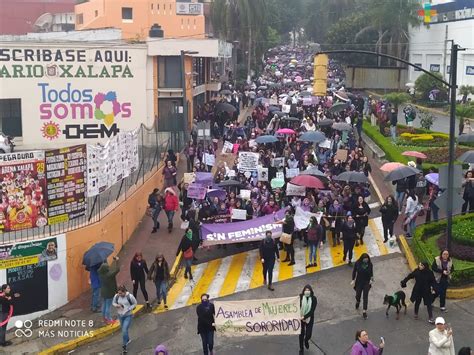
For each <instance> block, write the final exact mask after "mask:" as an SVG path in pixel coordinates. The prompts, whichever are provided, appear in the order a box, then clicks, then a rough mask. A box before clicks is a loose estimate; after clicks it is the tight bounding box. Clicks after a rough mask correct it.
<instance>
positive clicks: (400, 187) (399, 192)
mask: <svg viewBox="0 0 474 355" xmlns="http://www.w3.org/2000/svg"><path fill="white" fill-rule="evenodd" d="M392 185H397V186H396V189H395V198H396V200H397V206H398V208H400V209H402V207H403V201H404V200H405V195H406V192H407V190H408V181H407V179H400V180H395V181H392Z"/></svg>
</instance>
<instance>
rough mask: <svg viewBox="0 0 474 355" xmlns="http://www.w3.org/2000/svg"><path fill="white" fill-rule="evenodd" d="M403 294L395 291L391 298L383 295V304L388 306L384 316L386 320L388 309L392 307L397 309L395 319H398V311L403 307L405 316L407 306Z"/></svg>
mask: <svg viewBox="0 0 474 355" xmlns="http://www.w3.org/2000/svg"><path fill="white" fill-rule="evenodd" d="M405 298H406V295H405V292H403V291H397V292H395V293H394V295H393V296H389V295H385V297H384V298H383V304H388V307H387V310H386V311H385V315H386V316H387V318H388V310H389V309H390V307H392V306H394V307H395V308H396V309H397V319H398V318H399V314H400V310H401V309H402V306H403V307H405V314H407V305H406V303H405Z"/></svg>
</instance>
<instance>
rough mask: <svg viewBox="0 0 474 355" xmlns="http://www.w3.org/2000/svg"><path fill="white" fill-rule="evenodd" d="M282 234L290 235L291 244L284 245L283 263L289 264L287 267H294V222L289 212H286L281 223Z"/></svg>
mask: <svg viewBox="0 0 474 355" xmlns="http://www.w3.org/2000/svg"><path fill="white" fill-rule="evenodd" d="M281 224H282V225H283V226H282V229H283V233H285V234H289V235H291V243H290V244H285V248H286V258H285V260H283V262H288V261H289V262H290V263H289V264H288V265H295V248H294V247H293V242H294V241H295V221H294V219H293V214H292V211H291V210H288V211H286V215H285V219H284V220H283V221H282V222H281Z"/></svg>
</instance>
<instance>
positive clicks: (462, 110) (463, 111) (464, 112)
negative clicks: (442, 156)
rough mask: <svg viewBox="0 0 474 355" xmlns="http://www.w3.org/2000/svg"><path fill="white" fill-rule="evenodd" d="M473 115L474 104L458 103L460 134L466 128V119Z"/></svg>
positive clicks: (457, 115) (457, 114)
mask: <svg viewBox="0 0 474 355" xmlns="http://www.w3.org/2000/svg"><path fill="white" fill-rule="evenodd" d="M472 116H474V106H472V105H467V104H462V105H456V117H458V118H459V134H461V133H462V130H463V128H464V119H465V118H467V117H472Z"/></svg>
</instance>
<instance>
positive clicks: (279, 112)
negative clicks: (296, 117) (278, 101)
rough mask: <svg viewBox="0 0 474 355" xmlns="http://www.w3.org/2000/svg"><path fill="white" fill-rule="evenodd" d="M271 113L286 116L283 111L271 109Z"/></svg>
mask: <svg viewBox="0 0 474 355" xmlns="http://www.w3.org/2000/svg"><path fill="white" fill-rule="evenodd" d="M272 115H277V116H278V117H283V116H286V113H283V112H281V111H273V112H272Z"/></svg>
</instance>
